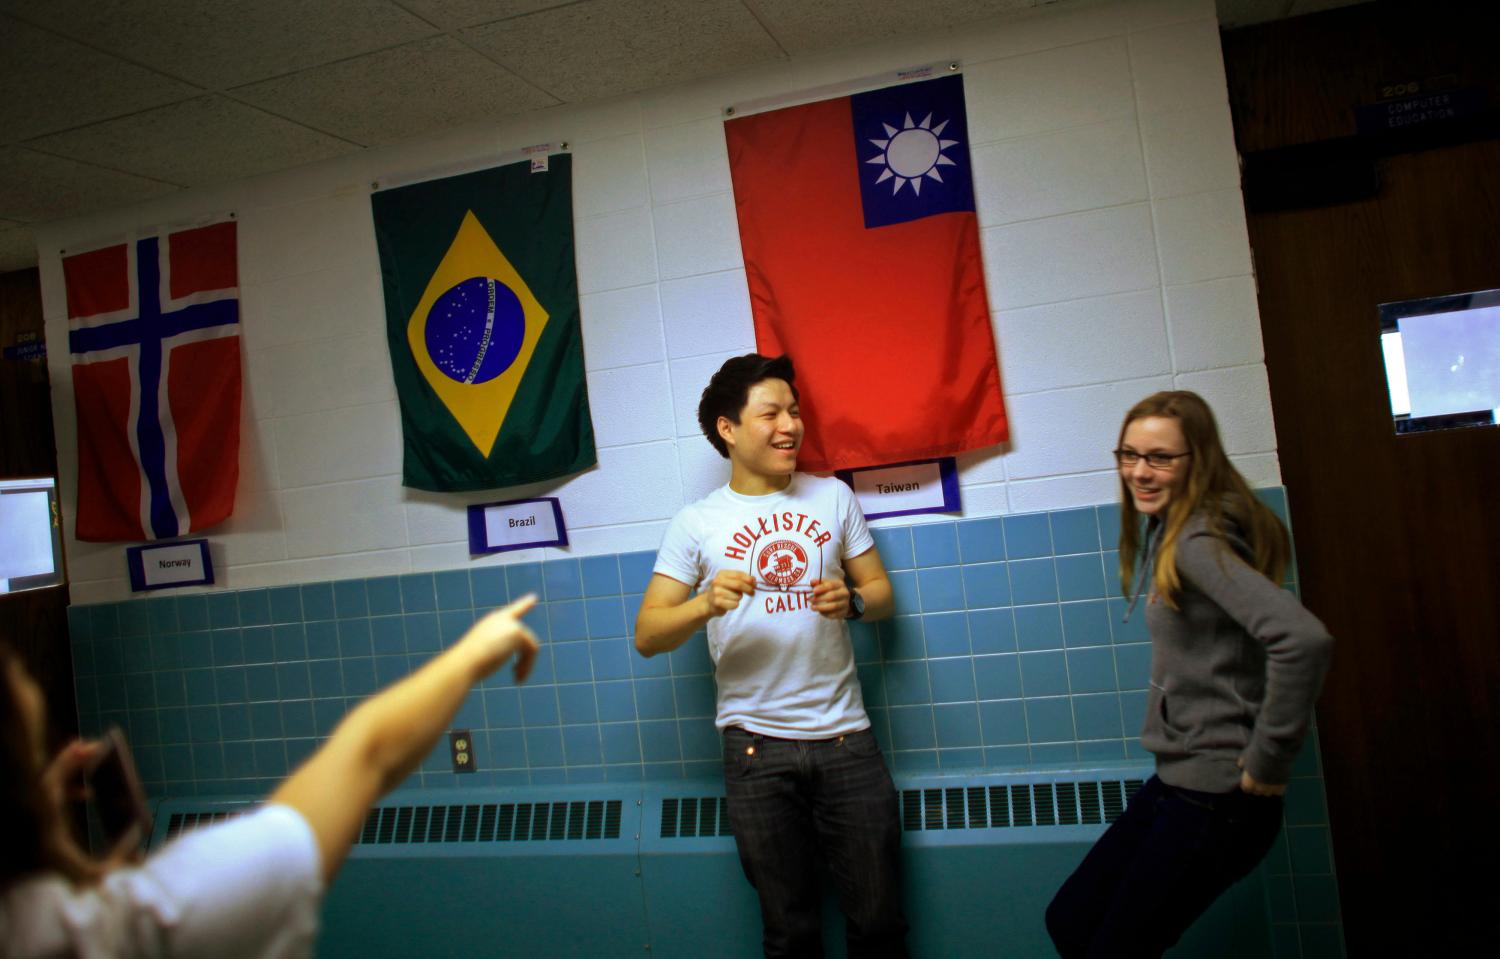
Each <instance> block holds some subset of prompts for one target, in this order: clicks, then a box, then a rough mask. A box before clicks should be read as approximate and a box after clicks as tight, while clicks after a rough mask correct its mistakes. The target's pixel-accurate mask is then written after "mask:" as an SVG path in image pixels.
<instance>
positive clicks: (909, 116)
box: [849, 74, 974, 228]
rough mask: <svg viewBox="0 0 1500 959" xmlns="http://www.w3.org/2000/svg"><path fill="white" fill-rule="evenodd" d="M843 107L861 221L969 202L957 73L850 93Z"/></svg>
mask: <svg viewBox="0 0 1500 959" xmlns="http://www.w3.org/2000/svg"><path fill="white" fill-rule="evenodd" d="M849 112H850V113H851V115H852V119H853V122H854V143H855V149H856V151H857V161H858V163H859V188H860V195H861V200H862V201H863V205H864V214H865V227H866V228H872V227H877V226H889V225H891V224H893V223H906V222H908V221H910V220H918V219H921V218H922V217H926V216H933V215H934V214H938V213H957V212H965V211H967V212H972V211H973V210H974V182H973V177H972V176H971V175H970V169H969V129H968V123H967V121H966V119H965V114H964V85H963V77H962V76H960V75H958V74H953V75H951V76H945V77H938V78H937V79H935V80H924V81H922V82H920V83H906V84H902V85H900V86H894V87H886V88H885V89H883V90H872V91H870V92H869V93H860V94H856V95H854V96H852V97H850V98H849Z"/></svg>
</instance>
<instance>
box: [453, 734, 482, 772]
mask: <svg viewBox="0 0 1500 959" xmlns="http://www.w3.org/2000/svg"><path fill="white" fill-rule="evenodd" d="M448 751H449V753H450V754H451V755H452V757H453V771H454V772H456V773H471V772H474V770H475V769H476V768H477V766H476V765H475V763H474V740H473V739H472V738H471V737H470V736H469V731H468V730H467V729H450V730H448Z"/></svg>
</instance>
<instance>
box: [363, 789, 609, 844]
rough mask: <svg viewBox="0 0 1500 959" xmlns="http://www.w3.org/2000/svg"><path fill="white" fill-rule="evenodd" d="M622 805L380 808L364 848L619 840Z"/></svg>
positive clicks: (365, 834) (366, 830)
mask: <svg viewBox="0 0 1500 959" xmlns="http://www.w3.org/2000/svg"><path fill="white" fill-rule="evenodd" d="M620 813H621V801H620V800H618V799H579V800H570V801H567V802H536V803H526V802H523V803H474V804H469V805H452V806H382V807H378V808H376V809H372V810H370V815H369V817H368V818H366V819H365V825H364V828H363V829H362V830H361V831H360V834H359V839H358V842H359V843H360V844H362V845H384V844H387V843H394V844H398V845H399V844H402V843H474V842H540V841H554V840H562V841H568V840H589V839H618V838H620Z"/></svg>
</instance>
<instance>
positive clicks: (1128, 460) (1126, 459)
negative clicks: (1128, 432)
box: [1111, 450, 1193, 470]
mask: <svg viewBox="0 0 1500 959" xmlns="http://www.w3.org/2000/svg"><path fill="white" fill-rule="evenodd" d="M1111 452H1113V453H1114V454H1115V462H1116V463H1119V464H1120V465H1121V466H1123V467H1125V468H1126V469H1129V468H1131V467H1133V466H1135V464H1137V463H1139V462H1140V461H1141V460H1145V461H1146V465H1147V466H1149V467H1151V468H1152V469H1154V470H1169V469H1171V468H1172V467H1173V466H1174V465H1176V462H1177V461H1178V460H1180V459H1182V458H1183V457H1184V456H1192V455H1193V454H1192V453H1190V452H1189V453H1145V454H1142V453H1137V452H1136V451H1135V450H1111Z"/></svg>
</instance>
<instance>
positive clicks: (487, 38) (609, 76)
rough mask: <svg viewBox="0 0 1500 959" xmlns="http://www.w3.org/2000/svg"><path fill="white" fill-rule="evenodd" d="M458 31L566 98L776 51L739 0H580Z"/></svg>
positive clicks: (771, 56) (714, 69) (720, 69)
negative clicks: (563, 5)
mask: <svg viewBox="0 0 1500 959" xmlns="http://www.w3.org/2000/svg"><path fill="white" fill-rule="evenodd" d="M461 35H462V37H463V38H464V39H465V40H466V41H468V42H470V43H472V44H474V46H475V47H476V48H477V49H479V50H480V51H481V52H483V53H485V54H487V55H489V56H492V57H494V58H495V59H496V60H497V61H499V62H500V63H502V64H504V65H505V66H507V67H509V68H510V69H512V70H514V71H515V72H516V73H518V74H520V75H521V76H524V77H526V78H527V79H528V80H531V81H532V82H533V83H535V84H536V85H537V86H539V87H541V88H542V89H544V90H546V91H547V92H549V93H551V94H553V95H554V96H556V97H559V98H560V99H562V100H564V101H566V102H569V103H575V102H578V101H582V100H590V99H602V98H604V97H611V96H616V95H618V94H621V93H629V92H632V91H635V90H643V89H646V88H647V87H653V86H659V85H663V84H668V83H678V82H681V81H683V80H691V79H694V78H696V77H702V76H708V75H711V74H716V73H724V72H726V71H729V70H733V69H736V68H738V67H742V66H746V65H748V64H752V63H763V62H766V61H769V60H776V59H780V58H782V53H781V50H780V48H779V47H778V46H777V45H776V42H775V41H774V40H772V39H771V37H770V36H768V35H767V34H766V32H765V30H764V28H762V27H761V25H760V23H759V22H758V21H756V19H755V17H753V16H751V14H750V12H749V11H748V10H747V9H746V8H745V7H744V6H743V5H742V4H741V3H739V2H738V0H583V2H581V3H575V4H572V5H570V6H565V7H557V8H553V9H548V10H542V11H540V12H538V13H533V14H529V15H527V16H524V17H516V18H515V19H512V20H506V21H503V22H501V23H492V24H487V25H485V26H479V27H474V28H471V29H468V30H464V31H463V33H462V34H461Z"/></svg>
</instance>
